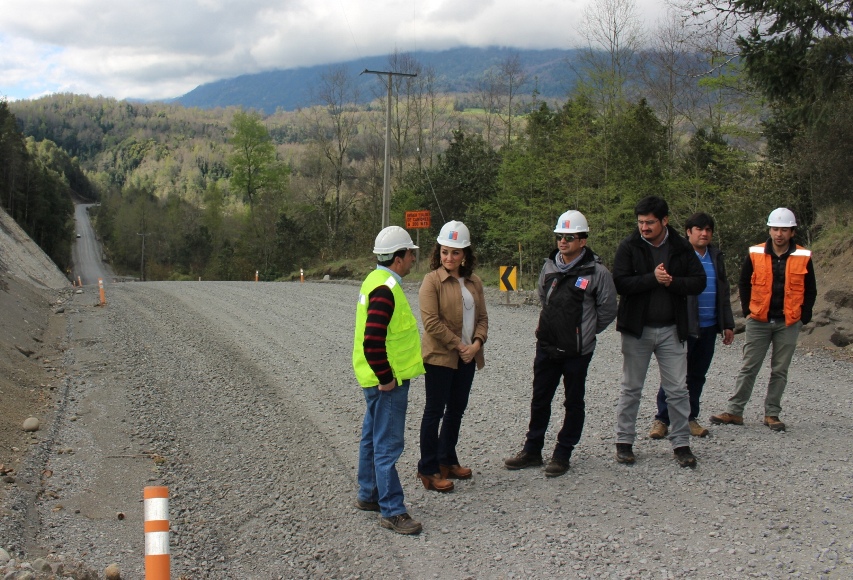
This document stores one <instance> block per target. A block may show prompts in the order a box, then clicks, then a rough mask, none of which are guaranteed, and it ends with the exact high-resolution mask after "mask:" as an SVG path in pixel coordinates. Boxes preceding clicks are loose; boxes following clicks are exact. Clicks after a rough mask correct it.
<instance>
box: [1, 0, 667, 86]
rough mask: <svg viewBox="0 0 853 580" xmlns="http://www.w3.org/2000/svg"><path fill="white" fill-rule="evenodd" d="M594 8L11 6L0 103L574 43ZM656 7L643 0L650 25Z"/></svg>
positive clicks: (247, 2) (258, 1)
mask: <svg viewBox="0 0 853 580" xmlns="http://www.w3.org/2000/svg"><path fill="white" fill-rule="evenodd" d="M589 1H593V0H575V1H564V2H557V1H553V0H528V1H526V2H518V1H517V0H480V1H479V2H471V1H466V0H408V1H403V0H371V1H367V0H277V1H271V0H170V1H166V0H149V1H148V2H129V1H127V0H109V1H108V0H6V1H5V2H4V9H3V12H4V14H3V18H2V19H0V96H2V95H5V96H7V97H11V98H29V97H33V96H38V95H41V94H45V93H49V92H65V91H70V92H76V93H88V94H92V95H98V94H101V95H105V96H113V97H116V98H126V97H138V98H165V97H173V96H179V95H181V94H184V93H186V92H187V91H190V90H192V89H193V88H195V87H196V86H198V85H199V84H202V83H205V82H209V81H212V80H216V79H220V78H228V77H233V76H237V75H241V74H247V73H254V72H259V71H263V70H270V69H276V68H291V67H297V66H310V65H315V64H325V63H330V62H340V61H345V60H350V59H354V58H359V57H364V56H375V55H383V54H389V53H391V52H393V51H394V50H399V51H403V52H407V51H416V50H440V49H445V48H453V47H456V46H463V45H464V46H490V45H497V46H511V47H517V48H569V47H572V46H576V45H577V44H578V41H577V30H576V23H577V22H578V20H579V18H580V15H581V12H582V9H583V3H584V2H589ZM662 1H663V0H642V2H646V3H647V4H642V3H640V4H639V5H638V7H639V8H640V9H641V10H642V11H643V12H644V14H643V16H644V17H645V18H646V20H648V19H649V16H650V15H651V16H652V17H653V16H654V13H656V12H659V11H661V10H662ZM655 2H659V3H660V5H658V4H655ZM45 15H48V16H47V17H45Z"/></svg>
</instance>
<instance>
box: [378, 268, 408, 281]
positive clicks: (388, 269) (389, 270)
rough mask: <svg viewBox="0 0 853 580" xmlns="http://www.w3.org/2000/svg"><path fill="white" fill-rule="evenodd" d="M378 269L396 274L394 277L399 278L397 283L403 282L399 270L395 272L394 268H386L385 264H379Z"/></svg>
mask: <svg viewBox="0 0 853 580" xmlns="http://www.w3.org/2000/svg"><path fill="white" fill-rule="evenodd" d="M376 269H377V270H385V271H386V272H388V273H389V274H391V275H392V276H394V278H395V279H396V280H397V284H402V283H403V278H401V277H400V275H399V274H398V273H397V272H395V271H394V270H392V269H391V268H386V267H385V266H381V265H379V264H377V265H376Z"/></svg>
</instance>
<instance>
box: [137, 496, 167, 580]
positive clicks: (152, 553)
mask: <svg viewBox="0 0 853 580" xmlns="http://www.w3.org/2000/svg"><path fill="white" fill-rule="evenodd" d="M142 497H143V499H144V502H143V512H144V514H145V518H144V519H145V580H169V577H170V575H171V570H170V568H171V556H170V555H169V488H168V487H165V486H161V485H150V486H146V487H145V489H144V490H143V493H142Z"/></svg>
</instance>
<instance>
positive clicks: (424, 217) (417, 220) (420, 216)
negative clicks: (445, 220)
mask: <svg viewBox="0 0 853 580" xmlns="http://www.w3.org/2000/svg"><path fill="white" fill-rule="evenodd" d="M430 223H431V218H430V213H429V210H428V209H424V210H418V211H407V212H406V229H407V230H416V233H415V236H416V237H417V241H416V242H415V245H416V246H418V249H417V250H415V264H417V265H418V266H420V263H421V250H420V245H421V230H428V229H429V226H430Z"/></svg>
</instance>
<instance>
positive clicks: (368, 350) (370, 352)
mask: <svg viewBox="0 0 853 580" xmlns="http://www.w3.org/2000/svg"><path fill="white" fill-rule="evenodd" d="M367 298H368V302H367V323H366V324H365V327H364V358H366V359H367V364H369V365H370V368H371V369H372V370H373V372H374V373H375V374H376V378H378V379H379V383H380V384H382V385H385V384H388V383H390V382H391V381H392V380H393V379H394V373H393V372H392V370H391V363H389V362H388V351H387V350H386V348H385V339H386V337H387V336H388V325H389V324H390V323H391V316H393V315H394V293H393V292H392V291H391V289H390V288H389V287H388V286H386V285H384V284H383V285H382V286H378V287H377V288H376V289H375V290H374V291H373V292H371V293H370V295H369V296H368V297H367Z"/></svg>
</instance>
